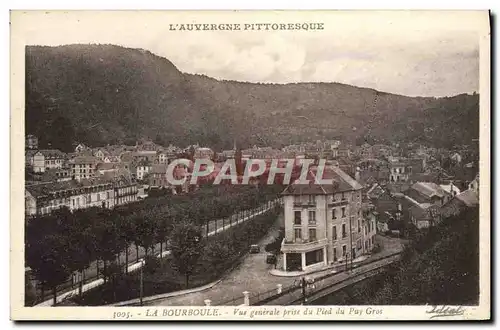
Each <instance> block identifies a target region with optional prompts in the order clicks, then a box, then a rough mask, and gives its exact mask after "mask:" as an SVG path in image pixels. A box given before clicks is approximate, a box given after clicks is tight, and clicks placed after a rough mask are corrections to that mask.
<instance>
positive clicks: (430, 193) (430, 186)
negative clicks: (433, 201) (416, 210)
mask: <svg viewBox="0 0 500 330" xmlns="http://www.w3.org/2000/svg"><path fill="white" fill-rule="evenodd" d="M411 189H413V190H415V191H417V192H418V193H420V194H421V195H423V196H424V197H427V198H432V197H435V196H436V197H440V198H441V197H444V196H446V195H447V194H448V193H447V192H446V191H444V189H443V188H441V187H440V186H439V185H438V184H436V183H434V182H417V183H415V184H413V185H412V186H411Z"/></svg>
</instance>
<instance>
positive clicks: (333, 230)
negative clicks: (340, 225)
mask: <svg viewBox="0 0 500 330" xmlns="http://www.w3.org/2000/svg"><path fill="white" fill-rule="evenodd" d="M332 238H333V240H334V241H335V240H337V226H333V229H332Z"/></svg>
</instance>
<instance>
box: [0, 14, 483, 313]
mask: <svg viewBox="0 0 500 330" xmlns="http://www.w3.org/2000/svg"><path fill="white" fill-rule="evenodd" d="M10 20H11V97H12V99H11V102H12V103H11V162H12V166H11V192H12V197H11V208H12V213H11V228H10V230H11V285H12V292H11V318H12V319H15V320H16V319H17V320H22V319H24V320H28V319H33V320H36V319H48V320H56V319H59V320H61V319H66V320H76V319H103V320H104V319H106V320H195V319H196V320H229V319H231V320H302V319H308V320H346V319H352V320H376V319H383V320H403V319H415V320H431V321H432V320H448V319H453V320H486V319H489V318H490V265H489V261H490V191H489V190H490V172H489V171H490V167H489V164H490V149H489V148H490V140H489V139H490V122H489V118H490V108H489V107H490V78H489V75H490V57H489V56H490V26H489V25H490V17H489V12H488V11H417V10H414V11H413V10H406V11H369V10H366V11H347V10H346V11H205V12H203V11H20V10H19V11H11V15H10ZM23 142H24V145H22V144H23ZM22 195H23V196H22ZM22 198H24V199H22ZM93 307H100V308H96V309H93ZM102 307H105V308H102ZM129 307H139V308H129ZM140 307H142V308H140ZM89 311H92V312H89ZM94 311H95V312H94Z"/></svg>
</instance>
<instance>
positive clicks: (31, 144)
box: [25, 134, 38, 150]
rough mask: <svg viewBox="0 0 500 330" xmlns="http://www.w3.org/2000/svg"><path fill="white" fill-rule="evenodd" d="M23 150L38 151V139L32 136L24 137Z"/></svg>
mask: <svg viewBox="0 0 500 330" xmlns="http://www.w3.org/2000/svg"><path fill="white" fill-rule="evenodd" d="M25 148H26V149H29V150H36V149H38V138H37V137H36V136H34V135H32V134H28V135H26V143H25Z"/></svg>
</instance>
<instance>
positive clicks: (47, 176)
mask: <svg viewBox="0 0 500 330" xmlns="http://www.w3.org/2000/svg"><path fill="white" fill-rule="evenodd" d="M69 180H71V169H70V168H68V167H62V168H50V169H47V170H45V172H43V174H42V177H41V181H42V182H54V181H56V182H60V181H69Z"/></svg>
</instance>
